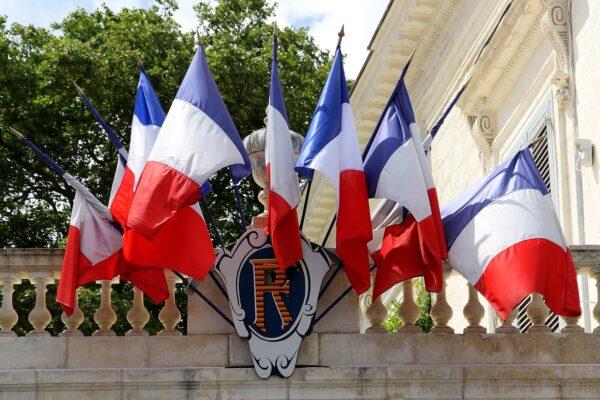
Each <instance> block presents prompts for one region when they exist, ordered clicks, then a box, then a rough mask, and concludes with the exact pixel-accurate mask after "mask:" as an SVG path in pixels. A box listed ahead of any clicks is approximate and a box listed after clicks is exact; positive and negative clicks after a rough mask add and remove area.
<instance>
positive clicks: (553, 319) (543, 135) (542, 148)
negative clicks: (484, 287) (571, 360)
mask: <svg viewBox="0 0 600 400" xmlns="http://www.w3.org/2000/svg"><path fill="white" fill-rule="evenodd" d="M536 141H537V142H536ZM530 143H535V144H534V145H533V146H531V148H530V149H531V154H532V155H533V161H534V162H535V165H536V166H537V168H538V169H539V170H540V173H541V174H542V178H543V179H544V183H545V184H546V187H547V188H548V190H549V191H550V192H552V181H553V176H552V171H553V168H552V164H551V162H550V160H551V157H550V142H549V136H548V126H547V124H544V125H543V127H542V128H541V130H538V133H537V134H536V135H535V136H534V137H533V138H532V139H531V140H530ZM530 302H531V296H527V297H525V298H524V299H523V301H522V302H521V303H520V304H519V305H518V307H517V328H518V329H519V332H522V333H524V332H527V330H528V329H529V328H530V327H531V325H532V323H531V321H530V320H529V318H528V317H527V306H529V303H530ZM545 324H546V326H548V327H549V328H550V330H551V331H552V332H556V331H557V330H558V327H559V319H558V315H556V314H554V313H553V312H551V311H550V312H549V314H548V318H546V321H545Z"/></svg>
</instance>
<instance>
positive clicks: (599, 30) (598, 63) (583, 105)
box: [571, 0, 600, 243]
mask: <svg viewBox="0 0 600 400" xmlns="http://www.w3.org/2000/svg"><path fill="white" fill-rule="evenodd" d="M571 10H572V23H573V26H572V31H573V42H574V43H573V45H574V46H573V48H574V52H573V58H574V63H575V71H574V73H575V106H576V113H577V114H576V115H577V125H578V127H577V133H578V136H579V137H580V138H587V139H590V140H591V141H592V143H593V144H594V146H595V149H594V150H595V159H594V164H593V166H592V167H584V168H583V169H582V171H581V173H582V186H583V191H584V193H583V204H584V212H585V239H586V242H587V243H600V91H599V90H600V44H599V43H600V42H599V41H598V38H600V2H598V1H596V0H586V1H584V0H573V1H572V8H571Z"/></svg>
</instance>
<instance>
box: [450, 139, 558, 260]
mask: <svg viewBox="0 0 600 400" xmlns="http://www.w3.org/2000/svg"><path fill="white" fill-rule="evenodd" d="M522 189H536V190H539V191H540V192H541V193H542V194H543V195H546V194H548V189H547V188H546V185H545V184H544V180H543V179H542V176H541V175H540V172H539V171H538V169H537V167H536V166H535V162H534V161H533V157H532V156H531V153H530V151H529V149H524V150H521V151H519V152H518V153H517V154H515V156H513V157H512V158H511V159H509V160H507V161H505V162H503V163H502V164H500V165H499V166H498V168H496V169H495V170H494V171H493V172H492V173H490V174H489V175H488V176H486V177H485V178H483V179H482V180H481V181H480V182H479V183H477V184H475V185H474V186H472V187H471V188H470V189H467V190H466V191H465V192H463V193H462V194H461V195H460V196H458V197H457V198H456V199H454V200H453V201H452V202H450V204H448V205H446V206H445V207H444V208H443V209H442V211H441V213H442V220H443V223H444V232H445V233H446V245H447V247H448V249H450V248H451V247H452V244H453V243H454V241H455V240H456V238H457V237H458V235H460V233H461V232H462V231H463V229H464V228H465V227H466V226H467V225H468V224H469V222H470V221H471V220H472V219H473V218H474V217H475V216H476V215H477V214H478V213H479V212H480V211H481V210H482V209H483V208H484V207H485V206H487V205H488V204H490V203H491V202H493V201H494V200H496V199H499V198H501V197H502V196H505V195H507V194H509V193H512V192H515V191H517V190H522Z"/></svg>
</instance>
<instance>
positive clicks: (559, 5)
mask: <svg viewBox="0 0 600 400" xmlns="http://www.w3.org/2000/svg"><path fill="white" fill-rule="evenodd" d="M541 1H542V5H543V6H544V7H545V11H544V15H543V17H542V21H541V25H542V28H543V30H544V32H546V35H547V36H548V39H549V40H550V43H552V47H553V48H554V59H555V64H556V65H555V73H554V76H553V77H552V79H551V83H552V85H553V86H554V88H555V94H554V96H555V99H556V103H557V104H558V106H559V107H561V108H563V107H565V106H566V105H567V104H568V103H569V101H570V99H571V88H570V82H571V80H572V76H571V66H570V62H569V61H570V57H571V53H570V46H569V30H570V26H571V24H570V16H569V0H541Z"/></svg>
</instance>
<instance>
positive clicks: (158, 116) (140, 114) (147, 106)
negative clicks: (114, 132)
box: [133, 68, 165, 126]
mask: <svg viewBox="0 0 600 400" xmlns="http://www.w3.org/2000/svg"><path fill="white" fill-rule="evenodd" d="M133 113H134V114H135V116H136V117H137V118H138V119H139V120H140V122H141V123H142V125H154V126H162V124H163V122H164V121H165V112H164V111H163V108H162V106H161V105H160V101H159V100H158V97H157V96H156V92H155V91H154V88H153V87H152V83H151V82H150V79H149V78H148V75H146V71H144V69H143V68H142V69H140V80H139V83H138V88H137V93H136V95H135V108H134V110H133Z"/></svg>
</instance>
